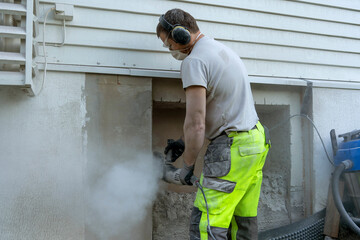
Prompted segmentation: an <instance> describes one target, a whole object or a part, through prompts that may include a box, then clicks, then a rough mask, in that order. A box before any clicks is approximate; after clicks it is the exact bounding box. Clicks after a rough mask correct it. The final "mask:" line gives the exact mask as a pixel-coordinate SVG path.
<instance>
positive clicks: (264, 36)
mask: <svg viewBox="0 0 360 240" xmlns="http://www.w3.org/2000/svg"><path fill="white" fill-rule="evenodd" d="M147 20H148V19H147ZM199 25H200V29H201V31H202V32H203V33H204V34H205V35H207V36H210V37H214V38H216V39H218V40H222V41H232V42H236V43H239V44H241V43H255V44H262V45H274V46H285V47H294V48H304V49H314V50H326V51H333V52H338V53H360V41H359V40H354V39H344V38H337V37H326V36H319V35H305V34H300V33H294V32H285V31H275V30H269V29H261V28H251V27H237V28H236V30H234V27H233V26H230V25H226V24H218V23H214V24H210V23H201V24H199ZM46 31H47V34H46V35H47V37H46V40H47V42H52V43H55V42H57V43H60V42H61V41H62V35H63V32H62V31H61V29H60V30H59V26H58V25H53V24H47V28H46ZM66 32H67V40H66V42H67V43H71V44H76V45H79V44H82V43H84V42H87V43H90V44H91V45H93V46H98V47H109V46H110V47H111V46H112V47H119V46H121V45H123V44H128V42H129V41H127V39H126V37H125V36H124V34H129V36H131V38H138V39H139V40H141V39H142V38H144V41H137V40H136V41H133V40H132V41H131V44H132V45H133V47H134V48H136V47H138V48H139V46H141V47H143V46H147V47H146V48H153V49H161V50H163V48H162V47H161V46H162V43H161V41H160V40H158V39H157V36H156V34H155V32H144V31H130V30H114V29H107V28H102V29H100V28H84V27H81V26H80V27H77V26H74V25H73V26H67V30H66ZM149 39H151V41H153V40H154V39H156V41H155V44H154V42H149ZM36 40H37V41H38V42H42V28H40V35H39V37H38V38H37V39H36ZM135 44H138V45H135ZM134 45H135V46H134Z"/></svg>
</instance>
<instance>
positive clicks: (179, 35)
mask: <svg viewBox="0 0 360 240" xmlns="http://www.w3.org/2000/svg"><path fill="white" fill-rule="evenodd" d="M159 22H160V24H161V26H163V28H165V30H167V31H168V32H170V33H171V36H172V38H173V39H174V41H175V42H176V43H179V44H181V45H186V44H188V43H189V42H190V40H191V36H190V32H189V30H187V29H186V28H185V27H183V26H181V25H180V24H175V25H172V24H170V23H169V22H168V21H166V19H165V17H164V15H161V16H160V18H159Z"/></svg>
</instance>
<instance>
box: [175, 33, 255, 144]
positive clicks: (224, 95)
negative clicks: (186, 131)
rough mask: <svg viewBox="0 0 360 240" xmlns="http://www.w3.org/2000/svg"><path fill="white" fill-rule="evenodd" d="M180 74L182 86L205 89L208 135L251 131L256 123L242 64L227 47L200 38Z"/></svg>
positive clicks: (206, 38) (208, 39)
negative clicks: (197, 86) (194, 86)
mask: <svg viewBox="0 0 360 240" xmlns="http://www.w3.org/2000/svg"><path fill="white" fill-rule="evenodd" d="M181 74H182V81H183V87H184V88H187V87H188V86H191V85H199V86H203V87H205V88H206V89H207V96H206V133H205V134H206V137H207V138H209V139H212V138H214V137H216V136H218V135H219V134H221V133H222V132H223V131H225V130H226V131H227V132H231V131H244V130H250V129H251V128H252V127H254V125H255V124H256V123H257V121H258V116H257V114H256V111H255V107H254V101H253V97H252V93H251V89H250V84H249V82H248V79H247V72H246V69H245V66H244V64H243V62H242V61H241V59H240V57H239V56H238V55H237V54H236V53H235V52H234V51H232V50H231V49H230V48H228V47H226V46H225V45H223V44H221V43H219V42H217V41H215V40H213V39H211V38H208V37H203V38H202V39H200V40H199V41H198V42H197V43H196V44H195V46H194V48H193V50H192V52H191V54H190V55H189V56H188V57H186V58H185V60H184V61H183V63H182V65H181Z"/></svg>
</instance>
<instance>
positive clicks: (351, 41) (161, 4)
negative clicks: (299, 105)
mask: <svg viewBox="0 0 360 240" xmlns="http://www.w3.org/2000/svg"><path fill="white" fill-rule="evenodd" d="M55 2H60V1H57V0H46V1H42V7H43V11H46V10H47V9H49V8H50V7H52V6H53V4H54V3H55ZM61 2H62V3H69V4H74V5H75V10H74V19H73V21H71V22H67V27H66V32H67V33H66V44H65V46H64V47H62V48H61V49H60V48H57V47H54V46H48V48H47V51H48V56H49V58H48V61H49V63H50V64H49V69H54V70H55V69H56V70H69V69H70V67H72V69H73V67H74V66H76V67H77V71H89V67H91V68H90V71H92V72H100V73H108V72H107V70H106V68H111V69H112V71H113V72H114V73H119V74H129V73H130V71H129V69H135V70H136V69H141V70H150V74H149V71H147V74H145V75H151V71H159V70H161V71H169V70H170V71H173V72H174V73H175V74H173V75H172V76H174V77H178V71H179V67H180V62H178V61H176V60H174V59H172V57H171V56H170V54H169V53H168V52H167V50H166V49H164V48H162V44H161V41H160V40H158V39H157V37H156V34H155V28H156V25H157V23H158V17H159V15H161V14H163V13H165V12H166V11H167V10H168V9H171V8H175V7H177V8H182V9H184V10H186V11H188V12H190V13H191V14H192V15H194V17H195V18H196V19H197V20H198V23H199V26H200V29H201V30H202V32H203V33H205V34H206V35H208V36H211V37H214V38H215V39H217V40H219V41H221V42H223V43H224V44H226V45H228V46H230V47H231V48H233V49H234V50H235V51H236V52H237V53H238V54H239V56H241V58H242V59H243V60H244V62H245V64H246V66H247V68H248V71H249V74H250V76H252V78H251V79H252V81H255V82H256V80H255V79H261V78H257V77H260V76H261V77H265V78H274V82H276V81H277V79H283V78H286V79H287V78H290V79H299V78H307V79H313V80H325V81H333V82H349V81H351V82H353V83H358V84H359V83H360V77H359V76H360V41H359V39H360V4H359V3H356V2H355V1H341V2H339V1H325V0H324V1H320V0H318V1H315V0H314V1H295V0H291V1H284V0H258V1H251V0H246V1H241V2H239V1H233V0H225V1H221V2H219V1H215V0H205V1H202V0H201V1H200V0H172V1H171V0H133V1H125V0H120V1H115V0H106V1H89V0H79V1H71V0H63V1H61ZM40 21H41V22H42V21H43V19H40ZM41 30H42V29H41ZM41 36H42V34H40V37H39V39H38V41H39V42H41V41H42V37H41ZM46 41H47V42H49V44H50V45H51V44H54V43H61V41H62V29H61V22H59V21H56V20H54V19H53V16H52V15H51V14H50V15H49V19H48V24H47V28H46ZM40 55H43V53H42V51H40ZM38 61H39V62H43V59H42V58H39V59H38ZM160 76H161V73H160ZM319 82H322V81H319ZM349 86H350V85H349ZM355 88H358V86H356V87H355Z"/></svg>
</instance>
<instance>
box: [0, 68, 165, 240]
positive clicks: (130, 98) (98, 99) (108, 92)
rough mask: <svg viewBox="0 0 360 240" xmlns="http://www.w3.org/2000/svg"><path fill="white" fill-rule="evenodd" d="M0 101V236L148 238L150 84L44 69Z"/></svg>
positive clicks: (0, 93)
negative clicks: (35, 85) (30, 84)
mask: <svg viewBox="0 0 360 240" xmlns="http://www.w3.org/2000/svg"><path fill="white" fill-rule="evenodd" d="M85 80H86V81H85ZM0 102H1V103H2V107H1V108H0V124H1V132H2V138H1V139H0V161H1V166H2V167H1V169H0V185H1V186H0V201H1V206H0V209H1V212H2V214H1V217H0V218H1V224H0V235H1V239H6V240H15V239H24V240H25V239H29V240H30V239H39V240H40V239H74V240H75V239H76V240H78V239H89V240H91V239H104V240H111V239H118V238H119V237H120V236H121V237H122V238H123V237H124V239H149V236H151V235H152V224H151V204H152V201H153V200H154V197H155V194H156V192H157V188H158V182H157V181H158V178H159V174H160V171H159V170H160V167H159V165H157V164H156V163H154V162H153V158H152V152H151V146H152V139H151V129H152V127H151V126H152V100H151V80H149V79H147V78H128V77H117V76H104V75H85V74H76V73H66V74H65V73H61V74H59V73H56V72H49V73H48V81H47V83H46V85H45V88H44V90H43V92H42V93H41V95H39V96H37V97H33V98H31V97H28V96H26V95H25V94H24V93H23V92H21V90H20V89H15V88H5V87H2V88H0Z"/></svg>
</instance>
